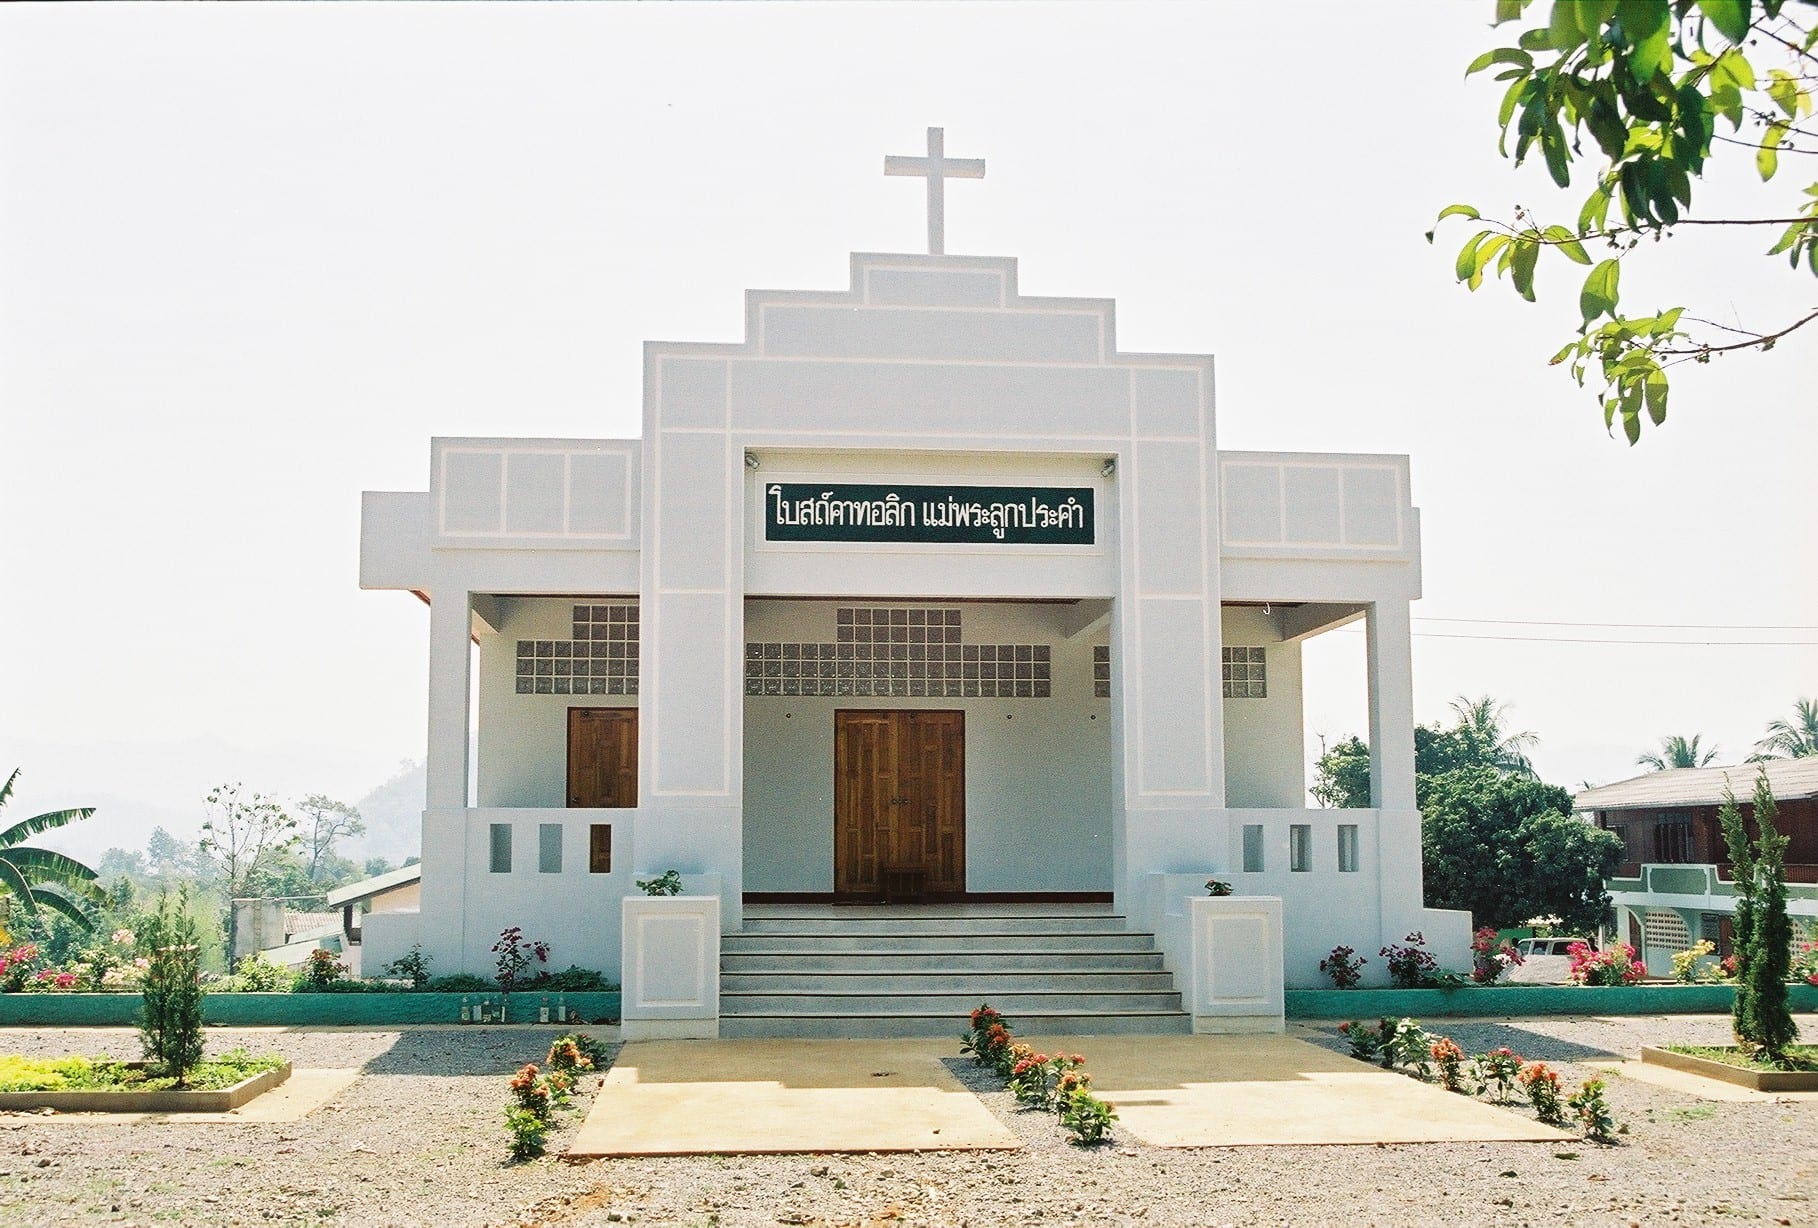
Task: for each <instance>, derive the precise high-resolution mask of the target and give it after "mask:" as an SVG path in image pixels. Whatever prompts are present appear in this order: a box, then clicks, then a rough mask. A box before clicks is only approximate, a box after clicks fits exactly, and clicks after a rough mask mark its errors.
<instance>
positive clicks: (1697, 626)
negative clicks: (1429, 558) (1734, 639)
mask: <svg viewBox="0 0 1818 1228" xmlns="http://www.w3.org/2000/svg"><path fill="white" fill-rule="evenodd" d="M1413 621H1414V622H1417V623H1481V624H1486V625H1494V626H1506V627H1600V628H1604V629H1611V630H1619V631H1818V624H1801V623H1568V622H1546V621H1544V620H1541V619H1536V618H1440V617H1438V616H1437V615H1424V616H1423V615H1416V616H1415V617H1414V619H1413Z"/></svg>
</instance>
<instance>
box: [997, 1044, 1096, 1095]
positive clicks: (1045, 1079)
mask: <svg viewBox="0 0 1818 1228" xmlns="http://www.w3.org/2000/svg"><path fill="white" fill-rule="evenodd" d="M1024 1047H1026V1046H1019V1048H1024ZM1085 1064H1086V1059H1085V1057H1084V1056H1082V1055H1081V1054H1078V1053H1072V1054H1068V1053H1057V1054H1055V1055H1054V1056H1052V1057H1050V1056H1048V1055H1047V1054H1046V1053H1030V1054H1028V1055H1027V1056H1025V1057H1023V1058H1021V1059H1020V1060H1018V1061H1017V1062H1016V1063H1015V1064H1014V1065H1013V1066H1011V1068H1010V1078H1009V1079H1008V1080H1007V1084H1008V1086H1009V1089H1010V1091H1011V1092H1012V1093H1014V1094H1015V1096H1016V1100H1017V1103H1018V1104H1026V1105H1029V1106H1030V1107H1032V1108H1037V1109H1042V1110H1048V1109H1052V1108H1055V1107H1056V1101H1057V1099H1058V1097H1059V1093H1060V1083H1061V1080H1062V1079H1063V1078H1064V1077H1066V1076H1068V1075H1071V1074H1074V1073H1075V1072H1077V1071H1078V1070H1079V1068H1080V1067H1081V1066H1084V1065H1085ZM1070 1086H1071V1087H1073V1088H1075V1089H1077V1088H1078V1086H1079V1079H1078V1078H1074V1079H1073V1080H1072V1081H1071V1084H1070ZM1060 1107H1061V1108H1062V1109H1063V1110H1064V1109H1065V1106H1064V1105H1062V1106H1060Z"/></svg>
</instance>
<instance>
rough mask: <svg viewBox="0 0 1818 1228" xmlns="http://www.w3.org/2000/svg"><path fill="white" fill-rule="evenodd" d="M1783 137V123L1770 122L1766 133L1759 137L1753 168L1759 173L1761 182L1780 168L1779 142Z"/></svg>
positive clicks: (1770, 177)
mask: <svg viewBox="0 0 1818 1228" xmlns="http://www.w3.org/2000/svg"><path fill="white" fill-rule="evenodd" d="M1785 139H1786V126H1785V125H1784V124H1780V123H1771V124H1769V125H1768V130H1767V132H1766V134H1765V135H1763V136H1762V138H1761V148H1760V149H1757V150H1756V151H1755V170H1756V172H1757V173H1758V174H1760V176H1761V181H1762V182H1763V183H1766V182H1767V181H1768V180H1770V179H1772V178H1773V177H1774V172H1775V171H1777V170H1779V169H1780V142H1782V141H1784V140H1785Z"/></svg>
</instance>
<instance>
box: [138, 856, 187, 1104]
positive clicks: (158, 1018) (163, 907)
mask: <svg viewBox="0 0 1818 1228" xmlns="http://www.w3.org/2000/svg"><path fill="white" fill-rule="evenodd" d="M141 937H142V939H143V941H144V942H145V945H146V946H147V947H148V948H149V949H150V952H151V955H150V960H151V962H150V965H149V966H148V967H147V968H146V970H145V991H144V1004H143V1005H142V1006H141V1007H140V1008H139V1041H140V1044H141V1045H142V1046H143V1048H144V1050H145V1057H146V1060H147V1061H150V1062H155V1063H156V1064H157V1065H158V1066H159V1067H160V1068H162V1069H163V1071H164V1073H165V1074H167V1075H169V1076H170V1077H171V1078H172V1079H174V1080H176V1085H177V1086H178V1087H186V1086H188V1082H187V1080H188V1076H189V1072H190V1071H192V1070H194V1069H195V1068H196V1066H197V1065H198V1064H199V1063H200V1062H201V1061H202V980H201V975H202V967H201V942H200V938H199V936H198V935H197V933H196V922H195V919H194V918H193V917H191V916H190V915H189V889H188V888H187V887H184V888H182V889H180V890H179V891H178V892H177V895H176V897H175V899H174V900H173V899H172V897H171V895H170V893H169V892H166V893H164V894H163V895H160V896H159V897H158V906H157V908H156V909H155V910H154V911H153V913H152V915H151V918H150V922H149V923H148V924H147V925H146V926H145V927H144V928H143V931H142V935H141Z"/></svg>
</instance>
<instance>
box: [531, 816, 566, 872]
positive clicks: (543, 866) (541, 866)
mask: <svg viewBox="0 0 1818 1228" xmlns="http://www.w3.org/2000/svg"><path fill="white" fill-rule="evenodd" d="M537 872H538V873H540V874H560V873H561V872H562V825H561V824H560V823H538V824H537Z"/></svg>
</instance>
